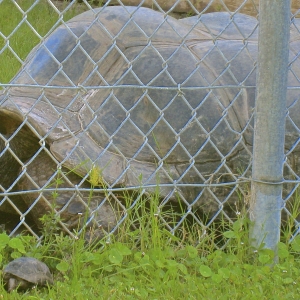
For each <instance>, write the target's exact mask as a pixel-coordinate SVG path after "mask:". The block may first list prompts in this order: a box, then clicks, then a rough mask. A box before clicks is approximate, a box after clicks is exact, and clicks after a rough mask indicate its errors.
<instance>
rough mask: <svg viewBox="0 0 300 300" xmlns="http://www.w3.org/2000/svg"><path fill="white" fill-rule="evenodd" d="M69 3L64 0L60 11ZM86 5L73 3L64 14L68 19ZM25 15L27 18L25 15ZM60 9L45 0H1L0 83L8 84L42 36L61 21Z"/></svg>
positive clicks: (82, 9)
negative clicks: (74, 4)
mask: <svg viewBox="0 0 300 300" xmlns="http://www.w3.org/2000/svg"><path fill="white" fill-rule="evenodd" d="M69 4H70V2H66V1H62V2H61V3H60V6H59V7H60V11H63V10H64V8H66V7H67V6H68V5H69ZM84 10H86V6H84V5H82V6H79V8H78V5H77V6H72V7H71V8H70V9H68V10H67V11H66V12H65V13H64V14H63V20H64V21H67V20H69V19H70V18H72V17H73V16H75V15H76V14H78V13H79V12H82V11H84ZM25 16H26V18H25ZM59 18H60V15H59V12H57V11H56V10H55V9H54V8H53V7H52V6H50V5H49V4H48V2H47V1H46V0H40V1H33V0H18V1H15V2H14V1H11V0H3V1H1V2H0V32H1V34H0V66H1V72H0V83H8V82H9V81H10V80H11V78H12V77H13V76H14V75H15V74H16V73H17V71H18V70H19V69H20V68H21V66H22V63H23V62H24V60H25V58H26V57H27V55H28V54H29V52H30V51H31V49H32V48H33V47H34V46H36V45H37V44H38V43H39V42H40V41H41V39H42V38H43V37H44V36H45V35H46V34H47V33H48V32H49V31H50V30H51V29H52V28H54V27H56V26H58V25H59V24H60V22H59Z"/></svg>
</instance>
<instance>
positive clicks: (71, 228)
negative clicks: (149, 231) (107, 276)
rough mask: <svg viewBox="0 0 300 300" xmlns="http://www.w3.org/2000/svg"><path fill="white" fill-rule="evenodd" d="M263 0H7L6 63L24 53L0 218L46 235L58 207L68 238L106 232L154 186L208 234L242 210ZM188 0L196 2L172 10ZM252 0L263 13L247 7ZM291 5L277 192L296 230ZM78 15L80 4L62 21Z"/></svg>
mask: <svg viewBox="0 0 300 300" xmlns="http://www.w3.org/2000/svg"><path fill="white" fill-rule="evenodd" d="M232 2H233V1H232ZM257 2H258V1H235V5H236V7H233V3H231V2H230V3H229V2H228V3H227V2H226V1H225V0H224V1H200V2H199V3H198V2H193V1H184V2H183V1H174V2H172V5H168V7H164V6H160V4H161V3H160V2H159V1H158V2H156V1H153V2H152V1H151V3H148V2H147V1H141V2H138V3H133V4H134V5H137V6H135V7H128V6H124V5H123V3H121V2H118V3H117V4H118V5H117V6H110V4H112V2H111V1H107V2H106V3H102V6H100V4H99V3H98V6H100V7H97V8H95V3H90V2H86V1H83V3H81V4H79V3H77V2H76V1H73V2H52V1H50V0H48V1H46V0H45V1H42V0H40V1H25V0H24V1H21V0H20V1H2V2H1V4H0V10H1V6H2V7H4V6H5V5H10V9H11V10H12V11H14V12H15V14H16V15H18V18H17V19H18V21H16V22H15V24H13V26H10V27H9V29H7V28H4V27H3V29H2V28H1V30H0V39H1V40H0V42H1V44H0V46H1V48H0V62H2V61H4V56H10V58H11V59H12V60H14V61H16V62H17V63H19V64H21V65H22V68H21V70H20V71H19V72H18V74H17V75H16V76H15V77H14V78H13V79H12V80H11V81H9V83H5V79H2V82H1V84H0V85H1V87H3V88H4V89H3V91H2V96H1V98H0V120H1V122H0V131H1V135H0V151H1V152H0V164H1V170H0V180H1V182H0V184H1V198H0V199H1V200H0V211H1V218H2V219H1V222H0V223H1V224H4V225H5V230H7V231H8V232H9V233H10V234H11V235H14V234H16V233H17V232H19V231H20V230H24V229H25V230H27V231H28V232H30V233H31V234H33V235H35V236H37V237H38V238H40V231H39V227H40V226H41V223H40V218H41V217H42V216H43V215H44V214H45V213H46V212H54V213H55V214H56V215H57V216H58V217H59V218H58V220H59V224H60V226H61V227H62V229H63V230H64V231H65V232H67V233H68V234H70V235H71V236H76V235H77V234H80V233H81V232H82V230H84V228H85V227H86V226H87V227H88V228H90V229H91V230H88V231H87V233H86V235H87V236H88V237H89V236H90V234H91V233H93V235H96V236H100V237H102V236H103V235H106V234H107V233H110V232H114V231H116V230H117V229H118V228H119V227H120V226H122V222H123V221H124V219H125V218H126V216H127V207H128V201H127V200H126V199H125V198H126V197H129V199H131V200H130V201H131V202H130V204H129V206H130V205H131V206H134V205H135V203H136V201H137V200H138V199H140V197H145V198H147V197H151V195H157V194H158V195H159V197H160V200H161V201H160V205H159V207H158V212H157V214H158V216H159V217H160V218H161V219H162V221H163V222H165V224H166V227H167V228H168V229H169V230H170V231H171V232H172V233H176V231H177V230H178V229H179V228H180V226H181V225H182V224H183V223H184V221H185V220H188V219H189V220H192V221H193V222H194V223H195V224H196V225H197V226H199V227H200V228H201V229H203V232H204V231H205V230H206V229H207V228H209V227H210V226H212V225H213V224H214V222H216V221H217V220H220V219H222V218H223V219H224V218H225V219H227V220H229V221H232V220H234V219H235V217H236V215H237V214H239V212H240V211H241V209H243V208H245V207H247V205H248V201H249V195H250V182H251V168H252V145H253V124H254V102H255V91H256V69H257V57H258V21H257V14H258V3H257ZM124 3H125V4H132V2H128V3H126V1H124ZM170 3H171V2H170ZM197 3H198V4H199V5H200V4H201V5H200V6H201V7H200V6H199V5H198V4H197ZM114 4H116V3H114ZM144 4H145V5H146V6H148V7H151V8H152V9H150V8H143V7H142V6H143V5H144ZM183 4H184V5H185V6H187V7H188V9H185V10H183V9H182V8H181V10H182V11H178V10H176V8H178V7H181V6H182V5H183ZM180 5H181V6H180ZM197 5H198V6H197ZM250 6H251V7H252V8H253V9H252V10H251V12H252V14H254V16H250V15H245V14H241V13H240V12H244V13H245V12H247V11H245V10H246V8H247V7H248V8H249V7H250ZM295 6H296V4H295V3H294V2H293V10H292V11H293V14H292V23H291V29H290V63H289V78H288V86H289V89H288V95H287V107H288V110H287V113H286V134H285V136H286V143H285V145H286V146H285V155H286V156H285V160H284V174H285V179H286V180H285V181H284V192H283V195H284V196H283V199H284V201H283V203H282V208H283V209H282V218H283V220H284V221H287V220H289V222H292V223H293V224H294V232H293V236H294V235H296V234H297V232H298V231H297V230H298V227H299V223H298V220H297V215H298V200H297V189H298V185H299V168H298V160H299V146H298V143H299V138H300V131H299V126H300V124H298V123H299V122H298V119H297V117H298V112H299V101H298V100H299V77H300V74H299V71H300V67H299V60H298V56H299V51H300V43H299V39H300V32H299V31H300V22H299V21H298V20H297V18H296V17H297V14H298V13H299V10H297V7H296V8H295ZM42 9H43V10H45V11H46V12H47V13H48V14H47V16H48V18H49V19H47V20H45V22H46V21H47V22H48V21H49V20H50V18H51V20H50V21H49V22H50V23H51V24H50V25H49V28H48V29H47V30H45V29H43V30H44V32H43V30H41V31H40V30H39V29H37V28H36V27H35V26H34V25H32V24H33V22H34V19H35V18H37V15H36V13H39V12H41V11H42ZM84 10H87V12H84V13H82V14H80V13H81V12H82V11H84ZM212 11H213V12H212ZM209 12H210V13H209ZM71 14H74V15H77V16H76V17H74V18H72V19H71V20H70V21H66V18H67V19H69V18H70V17H71ZM260 17H261V18H262V16H260ZM1 26H4V25H1ZM5 26H6V25H5ZM23 27H26V32H27V31H28V32H30V34H33V36H34V39H37V40H38V41H40V44H39V46H37V48H35V49H34V50H33V51H32V52H31V53H30V54H29V56H28V58H27V59H26V60H24V58H23V57H22V55H20V54H19V53H20V52H19V47H20V44H19V43H18V42H17V41H16V40H14V38H15V37H16V35H17V34H18V32H20V30H22V28H23ZM27 34H28V33H27ZM30 34H28V35H27V36H26V35H25V34H24V38H25V39H28V38H29V37H30ZM1 56H2V58H1ZM9 71H10V67H8V68H7V72H9ZM270 147H272V145H270ZM266 181H267V180H266ZM124 195H125V196H124ZM149 195H150V196H149ZM124 199H125V200H124ZM171 203H173V206H174V205H175V206H176V205H178V207H179V208H180V212H181V214H180V217H179V218H178V219H177V220H176V222H174V221H172V222H168V220H167V219H165V217H164V214H163V209H164V207H169V206H170V204H171ZM14 216H17V218H16V219H15V217H14ZM14 220H15V221H14ZM85 225H86V226H85Z"/></svg>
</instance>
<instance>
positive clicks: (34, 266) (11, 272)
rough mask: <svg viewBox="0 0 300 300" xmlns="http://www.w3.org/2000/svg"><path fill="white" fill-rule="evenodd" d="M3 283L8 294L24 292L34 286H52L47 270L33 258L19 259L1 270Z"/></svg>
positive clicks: (50, 276) (45, 266) (51, 279)
mask: <svg viewBox="0 0 300 300" xmlns="http://www.w3.org/2000/svg"><path fill="white" fill-rule="evenodd" d="M3 281H4V283H5V286H6V288H7V290H8V292H11V291H12V290H14V289H18V290H26V289H29V288H32V287H34V286H37V285H39V286H47V285H52V284H53V277H52V274H51V273H50V270H49V268H48V267H47V265H46V264H44V263H43V262H41V261H39V260H37V259H36V258H33V257H20V258H17V259H15V260H13V261H12V262H10V263H9V264H8V265H7V266H6V267H5V268H4V270H3Z"/></svg>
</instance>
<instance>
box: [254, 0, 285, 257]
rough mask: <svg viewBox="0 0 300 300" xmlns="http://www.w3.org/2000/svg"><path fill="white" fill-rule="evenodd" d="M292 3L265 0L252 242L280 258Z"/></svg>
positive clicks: (261, 16) (261, 21)
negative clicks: (277, 251)
mask: <svg viewBox="0 0 300 300" xmlns="http://www.w3.org/2000/svg"><path fill="white" fill-rule="evenodd" d="M289 32H290V0H261V1H260V6H259V43H258V46H259V53H258V70H257V88H256V107H255V125H254V132H255V133H254V147H253V169H252V179H253V182H252V191H251V194H252V197H251V203H250V219H251V221H252V225H251V228H250V240H251V244H252V246H254V247H255V248H258V247H259V246H260V245H261V244H262V243H264V247H265V248H268V249H272V250H274V251H275V252H276V249H277V244H278V242H279V238H280V221H281V207H282V183H281V182H282V178H283V161H284V136H285V112H286V92H287V72H288V55H289Z"/></svg>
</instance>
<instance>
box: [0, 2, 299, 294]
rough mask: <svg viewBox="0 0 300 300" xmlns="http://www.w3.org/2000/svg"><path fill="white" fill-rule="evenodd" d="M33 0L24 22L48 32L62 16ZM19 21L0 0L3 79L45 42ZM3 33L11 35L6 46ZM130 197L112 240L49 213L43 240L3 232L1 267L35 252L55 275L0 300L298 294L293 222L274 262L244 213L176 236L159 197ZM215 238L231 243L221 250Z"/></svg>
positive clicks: (26, 5)
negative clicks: (87, 236) (68, 232)
mask: <svg viewBox="0 0 300 300" xmlns="http://www.w3.org/2000/svg"><path fill="white" fill-rule="evenodd" d="M33 3H34V1H28V0H20V1H18V4H19V6H20V7H21V8H22V10H23V11H27V21H28V22H29V23H30V24H31V25H32V26H33V27H34V28H35V30H36V31H37V32H38V34H39V35H41V36H44V35H45V34H47V32H48V31H49V30H50V29H51V28H53V26H56V25H55V24H56V22H57V20H58V19H59V15H58V14H57V13H56V12H55V11H54V9H53V8H52V7H51V6H49V5H48V4H47V3H46V1H42V0H41V1H40V2H38V3H36V4H35V6H34V7H33V8H32V9H31V10H28V9H29V8H30V7H31V5H32V4H33ZM63 5H68V3H65V4H63ZM77 12H78V10H77V9H75V8H73V9H71V10H68V12H67V13H66V15H65V17H64V20H67V19H69V18H71V17H72V16H73V15H75V14H76V13H77ZM21 20H22V13H21V12H20V10H19V9H18V8H17V6H16V4H14V3H13V2H12V1H8V0H4V1H2V2H1V4H0V32H2V34H3V35H2V37H0V51H1V52H0V65H1V70H2V71H1V72H0V82H1V83H7V82H9V81H10V80H11V78H12V77H13V76H14V75H15V74H16V72H17V71H18V69H19V68H20V67H21V64H22V61H24V59H25V58H26V56H27V55H28V53H29V51H30V50H31V49H32V48H33V47H34V46H35V45H36V44H37V43H38V42H39V41H40V38H39V37H38V36H37V35H36V34H35V33H34V32H33V31H32V29H31V28H30V25H28V23H26V22H24V23H23V24H21V25H20V26H19V27H18V29H17V30H15V28H16V27H17V26H18V24H20V21H21ZM4 36H5V37H8V38H9V44H8V42H7V40H5V37H4ZM8 46H9V47H11V49H13V51H14V52H15V53H16V54H17V56H18V57H19V59H18V58H16V56H15V55H14V54H13V53H12V51H11V50H10V49H9V48H8ZM3 47H4V48H5V47H6V48H5V49H4V48H3ZM1 49H2V50H1ZM125 199H127V214H128V217H127V218H126V219H125V221H124V223H123V224H122V226H121V227H120V229H119V231H118V232H117V233H116V235H114V236H111V239H110V240H109V242H108V240H101V241H98V242H97V243H94V244H87V243H86V242H85V241H84V240H83V239H82V238H79V239H77V240H76V239H72V238H70V237H68V236H64V235H63V234H62V233H61V232H60V230H59V229H58V228H57V227H56V224H55V223H53V219H55V218H54V216H51V215H46V216H44V217H43V218H42V222H43V223H44V232H43V234H44V236H45V238H44V240H43V241H42V242H41V243H40V244H39V245H38V244H37V241H36V240H35V238H34V237H32V236H22V235H20V236H15V237H12V238H10V237H8V236H7V235H6V234H5V233H2V234H0V269H1V270H2V269H3V268H4V266H5V265H6V264H7V263H8V262H9V261H11V260H12V259H14V258H17V257H20V256H33V257H36V258H38V259H41V260H42V261H44V262H45V263H47V265H48V266H49V267H50V269H51V272H52V273H53V275H54V285H53V286H51V287H48V288H36V289H32V290H28V291H25V292H17V291H13V292H12V293H10V294H8V293H7V292H6V291H5V289H4V286H3V283H1V284H0V299H181V298H186V299H222V300H223V299H298V298H299V296H298V295H299V292H300V287H299V286H300V276H299V275H300V257H299V251H300V237H297V238H295V239H294V240H293V242H292V243H291V244H289V243H288V240H289V237H290V235H291V233H292V231H291V229H290V228H292V225H293V224H292V223H287V224H288V227H287V228H286V230H285V231H284V232H283V239H282V242H281V243H280V244H279V251H278V256H279V263H278V264H277V265H275V266H273V257H274V253H273V252H272V251H269V250H266V249H259V250H255V251H254V250H253V249H251V248H250V247H249V243H248V226H249V222H248V220H247V218H246V217H245V216H243V215H240V216H239V219H237V220H236V221H235V222H234V223H233V224H231V223H229V222H226V221H222V222H220V223H219V224H216V225H215V228H213V229H212V230H210V232H209V233H208V232H207V233H205V231H204V228H202V227H200V225H198V224H197V223H194V224H193V225H192V226H191V225H187V224H186V223H185V222H183V224H182V226H181V228H180V232H179V234H177V235H172V234H171V233H170V232H169V231H167V230H166V229H165V224H164V222H163V219H164V218H169V215H170V213H169V212H163V213H161V212H159V201H158V196H157V195H152V196H151V197H150V198H149V199H148V202H145V201H144V198H142V197H140V198H139V197H137V199H138V201H137V203H136V205H135V206H134V207H131V206H130V203H131V201H132V199H131V198H129V197H127V198H125ZM147 203H148V204H147ZM295 211H298V209H295ZM165 214H168V216H166V215H165ZM171 221H172V219H171ZM216 241H221V242H223V244H226V247H225V248H224V249H223V250H222V249H217V247H216ZM1 272H2V271H0V275H1ZM0 278H2V276H0Z"/></svg>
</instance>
